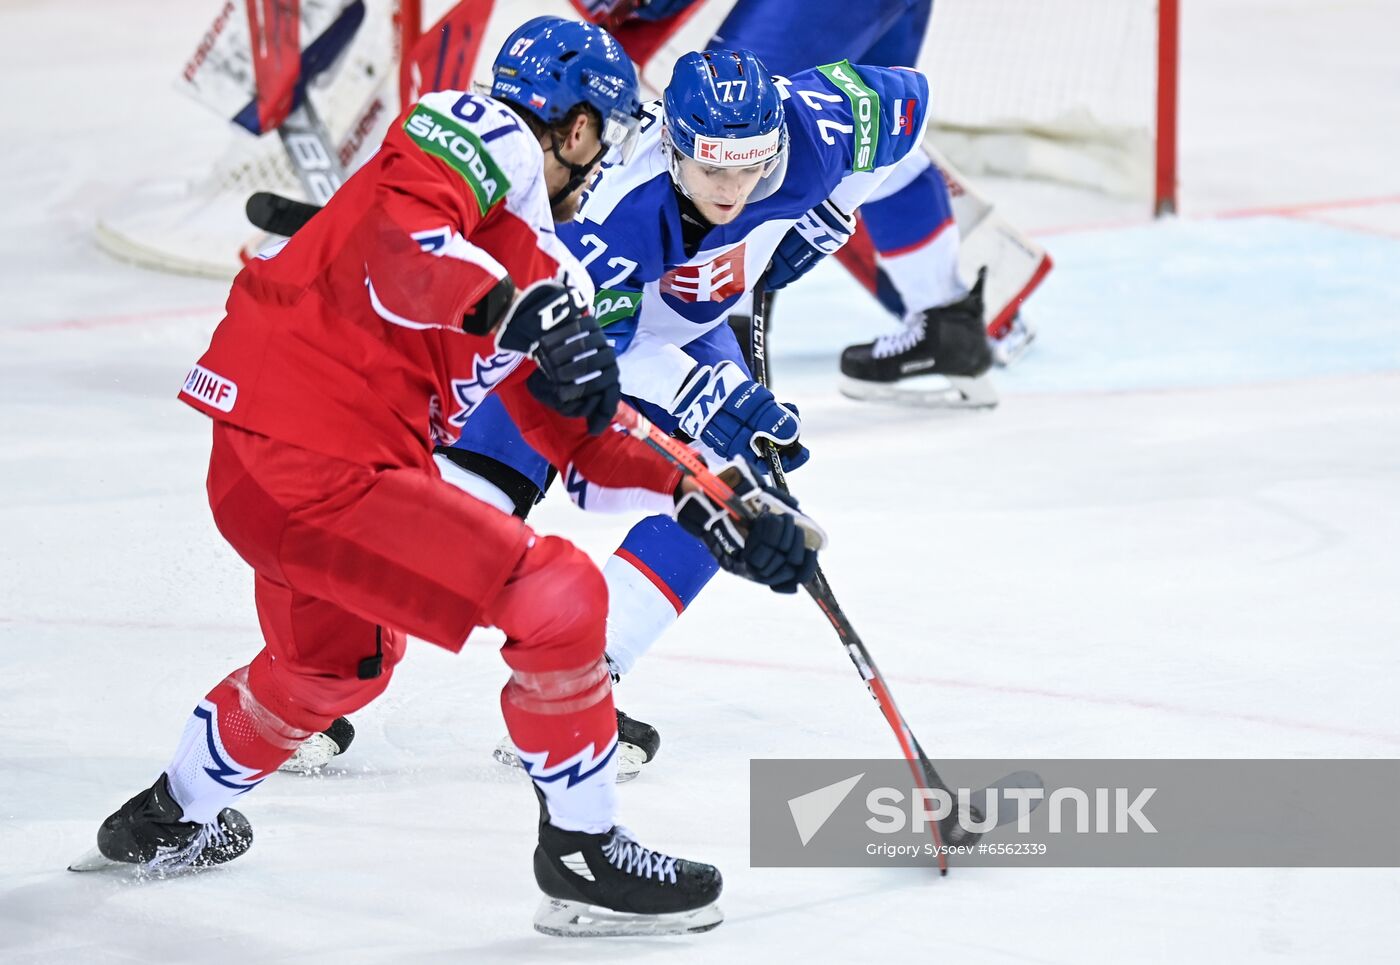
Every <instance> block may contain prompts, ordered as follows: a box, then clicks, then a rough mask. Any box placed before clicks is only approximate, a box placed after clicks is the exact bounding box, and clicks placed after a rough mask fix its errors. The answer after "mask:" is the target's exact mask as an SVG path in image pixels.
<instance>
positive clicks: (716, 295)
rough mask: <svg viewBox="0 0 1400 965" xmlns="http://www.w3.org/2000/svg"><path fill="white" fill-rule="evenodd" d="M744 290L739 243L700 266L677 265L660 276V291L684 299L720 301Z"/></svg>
mask: <svg viewBox="0 0 1400 965" xmlns="http://www.w3.org/2000/svg"><path fill="white" fill-rule="evenodd" d="M745 290H746V286H745V285H744V246H743V245H742V244H740V245H737V246H736V247H734V248H731V249H729V250H728V251H726V252H725V253H724V254H722V255H720V256H719V257H717V258H715V259H714V260H713V261H709V262H706V263H705V264H703V265H680V266H678V267H676V268H672V269H671V270H670V271H668V272H666V274H664V275H662V276H661V294H663V295H670V296H671V297H673V298H679V299H680V300H681V301H683V302H722V301H725V300H726V299H729V298H733V297H734V296H735V295H740V294H743V292H744V291H745Z"/></svg>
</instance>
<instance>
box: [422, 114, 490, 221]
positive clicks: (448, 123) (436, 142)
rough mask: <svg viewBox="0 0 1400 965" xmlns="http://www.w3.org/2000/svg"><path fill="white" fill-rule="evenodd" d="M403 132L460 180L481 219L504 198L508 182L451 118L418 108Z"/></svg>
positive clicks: (478, 144)
mask: <svg viewBox="0 0 1400 965" xmlns="http://www.w3.org/2000/svg"><path fill="white" fill-rule="evenodd" d="M403 127H404V130H405V131H407V132H408V136H409V137H411V138H413V141H414V143H415V144H417V145H418V146H419V147H420V148H422V149H423V150H424V151H426V152H428V153H429V154H432V155H434V156H435V157H440V158H442V159H443V160H444V161H446V162H447V163H448V164H449V165H451V166H452V168H453V169H454V170H455V171H456V172H457V173H458V174H460V175H461V176H462V178H463V180H465V181H466V182H467V185H468V186H469V187H470V188H471V189H472V194H474V195H476V203H477V205H478V206H479V207H480V208H481V213H482V214H483V215H484V214H486V212H487V211H489V210H490V209H491V206H492V205H493V204H495V203H496V202H497V201H500V200H501V199H502V198H504V197H505V196H506V192H507V191H508V190H510V181H509V179H507V178H506V176H505V173H504V172H503V171H502V170H501V169H500V168H499V167H498V166H497V165H496V162H495V161H494V160H493V159H492V157H491V154H490V152H489V151H487V150H486V147H485V146H484V145H483V144H482V143H481V138H479V137H477V136H476V135H475V134H473V133H472V132H471V131H469V130H467V129H466V128H465V127H463V126H462V125H461V124H459V123H457V122H456V121H454V120H453V119H452V118H450V117H447V116H445V115H443V114H439V113H438V112H437V111H435V110H433V109H432V108H430V107H425V106H423V105H422V104H420V105H418V108H417V110H415V111H414V112H413V113H412V114H410V115H409V117H408V120H406V121H404V125H403Z"/></svg>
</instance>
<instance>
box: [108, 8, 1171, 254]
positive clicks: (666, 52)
mask: <svg viewBox="0 0 1400 965" xmlns="http://www.w3.org/2000/svg"><path fill="white" fill-rule="evenodd" d="M364 2H365V6H366V16H365V20H364V24H363V26H362V27H361V29H360V32H359V34H358V35H357V36H356V38H355V41H354V43H353V45H352V47H351V49H350V51H349V52H348V53H347V54H346V55H345V56H344V57H343V58H342V59H341V61H340V63H339V65H338V66H337V68H336V69H335V70H334V71H333V72H330V73H329V74H328V75H327V76H326V77H325V78H323V79H319V80H318V81H317V82H316V83H315V84H313V85H312V87H311V91H310V95H309V96H310V97H311V98H312V101H313V103H314V104H315V106H316V107H317V110H318V112H319V113H320V114H321V116H322V118H323V119H324V120H325V122H326V125H327V127H328V128H329V131H330V134H331V136H332V138H333V140H335V142H336V146H337V148H338V150H339V152H340V154H341V157H342V160H344V161H345V163H346V167H347V168H353V166H354V164H355V162H356V161H358V160H363V158H364V157H367V156H368V153H370V152H371V151H372V150H373V148H374V146H375V145H376V144H377V143H378V139H379V138H380V137H382V135H383V130H384V126H385V125H387V124H388V123H389V121H390V120H391V119H392V117H393V116H394V115H395V114H396V113H397V111H398V110H399V106H400V104H401V102H402V101H401V98H402V97H403V95H404V92H408V91H413V90H415V89H417V87H419V86H421V85H422V83H423V80H422V79H421V78H415V77H414V76H413V74H414V72H413V70H412V65H411V63H410V59H409V58H408V57H406V56H404V52H405V51H408V50H412V49H413V46H414V44H415V43H416V42H417V41H418V40H419V39H421V38H422V37H423V34H424V32H425V31H426V30H428V29H431V25H432V24H434V23H436V22H437V21H438V19H439V18H440V17H441V16H442V15H443V14H444V13H445V12H446V11H448V10H449V9H451V8H452V7H453V2H452V0H364ZM464 2H466V3H469V4H472V5H473V6H474V7H475V8H476V9H477V10H479V11H480V12H481V13H482V14H483V15H484V16H485V17H486V19H487V23H486V26H485V29H484V30H483V31H481V34H480V36H479V37H477V38H475V42H477V43H479V45H480V48H479V49H480V51H481V55H480V58H479V59H480V62H479V63H478V64H477V65H476V71H475V72H474V74H475V77H476V79H483V78H484V76H485V70H486V68H487V66H488V65H489V62H490V56H491V52H493V51H494V50H496V49H497V48H498V47H499V45H500V44H501V42H502V41H503V40H504V38H505V36H506V35H507V34H508V33H509V32H510V31H511V30H512V29H514V27H516V26H518V25H519V23H521V22H522V21H523V20H525V19H528V18H529V17H532V16H536V15H539V14H542V13H554V14H559V15H564V16H570V15H573V14H574V9H573V7H572V5H571V4H570V3H568V2H567V0H464ZM700 2H701V3H703V4H704V5H705V6H704V7H703V8H702V9H700V10H699V11H697V12H696V13H695V14H694V15H693V16H690V17H689V18H687V26H686V27H685V28H684V29H683V30H682V31H681V32H680V33H678V34H677V35H676V36H675V37H673V38H672V39H671V40H670V41H668V43H667V44H665V45H663V46H662V47H661V49H660V50H659V51H658V53H657V54H656V56H654V57H652V58H651V60H650V61H649V62H648V64H647V65H645V67H644V69H643V78H644V80H645V81H647V82H648V84H649V85H650V86H651V87H652V88H653V89H659V88H660V87H661V86H664V84H665V82H666V78H667V76H669V72H670V64H671V62H673V61H674V59H675V57H676V56H678V55H679V54H680V53H681V52H682V51H684V50H687V49H693V48H694V47H697V46H702V45H703V44H704V43H705V42H706V41H707V40H708V38H709V37H710V35H711V34H712V33H713V32H714V29H715V28H716V27H717V26H718V24H719V22H720V20H722V18H723V16H724V14H725V13H726V12H727V10H728V9H729V8H730V7H732V5H733V2H734V0H700ZM759 2H761V0H759ZM1179 3H1180V0H935V3H934V12H933V18H932V23H931V26H930V30H929V35H928V37H927V39H926V40H925V43H924V48H923V53H922V55H921V57H920V60H919V64H918V66H919V68H920V69H922V70H924V71H925V72H926V73H928V74H929V76H930V78H931V82H932V83H931V89H932V104H931V112H932V116H933V117H934V119H935V123H936V124H937V128H936V130H935V131H934V132H933V134H932V135H931V140H932V142H933V143H934V144H935V145H936V146H937V148H938V150H939V151H940V152H941V153H942V154H943V155H945V156H946V157H947V158H949V159H950V160H951V161H952V163H953V164H954V165H956V166H957V168H958V169H959V170H960V171H961V172H962V173H963V174H964V175H966V176H970V177H972V178H974V179H975V178H977V177H978V176H979V175H983V174H986V175H1002V176H1010V177H1023V178H1040V179H1048V180H1053V181H1060V182H1066V183H1070V184H1074V185H1078V186H1080V187H1083V188H1087V189H1092V190H1095V191H1101V192H1106V193H1109V194H1114V195H1121V196H1125V197H1134V198H1141V199H1142V200H1143V203H1144V204H1147V203H1150V204H1151V205H1152V208H1153V210H1154V212H1155V213H1157V214H1166V213H1170V212H1172V211H1174V210H1175V209H1176V181H1177V175H1176V129H1177V126H1176V119H1177V73H1178V62H1179V57H1178V50H1179V41H1178V28H1179ZM212 15H213V14H212V13H211V16H212ZM197 41H198V38H192V46H193V44H194V43H196V42H197ZM177 66H178V65H172V73H174V72H175V70H176V68H177ZM386 81H387V83H386ZM429 83H431V79H429ZM209 122H210V123H217V121H216V120H214V119H212V118H211V119H210V121H209ZM231 139H232V140H231V143H230V146H229V148H228V150H227V151H226V152H225V154H224V155H223V156H221V157H218V158H211V160H210V163H209V165H208V168H207V169H206V170H204V171H202V172H199V173H197V174H196V175H195V176H194V177H190V178H184V179H181V178H177V177H166V178H163V179H157V180H155V181H151V182H147V183H144V184H140V185H133V186H131V188H130V190H128V191H126V192H124V193H123V195H122V197H120V198H119V199H118V200H116V201H115V202H114V203H112V204H111V205H110V206H109V207H108V208H107V209H105V210H103V211H102V212H101V213H100V216H99V218H98V223H97V228H96V233H97V240H98V242H99V244H101V246H102V247H104V248H105V249H107V250H108V251H110V252H112V253H114V254H116V255H118V256H119V257H122V258H125V259H127V260H130V261H134V262H137V263H140V264H143V265H147V266H150V267H155V268H160V269H163V270H168V271H175V272H182V273H188V274H199V275H210V276H215V277H231V276H232V275H233V274H234V273H235V272H236V271H237V270H238V268H239V267H240V266H241V264H242V262H243V260H244V259H246V258H247V257H249V256H250V255H251V253H252V252H253V251H255V250H256V248H257V246H258V245H259V244H260V243H262V241H263V240H264V239H262V238H260V237H259V236H257V235H256V233H255V232H253V231H252V229H250V228H249V226H248V225H247V222H246V219H245V218H244V216H243V204H244V201H245V200H246V199H247V197H248V195H249V194H251V193H252V192H254V191H262V190H271V191H277V192H279V193H282V194H286V195H289V196H291V197H301V195H302V191H301V188H300V185H299V183H298V181H297V179H296V177H295V176H294V175H293V173H292V171H291V168H290V165H289V164H288V162H287V159H286V156H285V152H284V151H283V149H282V147H281V144H280V143H279V142H278V139H277V137H276V136H275V135H266V136H263V137H261V138H255V137H253V136H252V135H249V134H247V133H246V132H243V131H234V132H232V133H231Z"/></svg>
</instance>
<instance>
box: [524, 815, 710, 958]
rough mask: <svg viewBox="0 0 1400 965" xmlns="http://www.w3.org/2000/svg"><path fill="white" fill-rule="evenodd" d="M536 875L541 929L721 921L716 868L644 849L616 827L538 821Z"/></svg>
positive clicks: (577, 933) (578, 931)
mask: <svg viewBox="0 0 1400 965" xmlns="http://www.w3.org/2000/svg"><path fill="white" fill-rule="evenodd" d="M535 881H536V883H537V884H539V886H540V890H541V891H543V892H544V893H545V895H546V897H545V899H544V900H543V901H542V902H541V903H540V907H539V910H538V911H537V912H536V913H535V929H536V931H541V932H544V933H545V934H546V935H559V936H561V937H585V936H612V935H683V934H687V933H690V932H702V931H709V930H710V929H711V928H714V927H716V926H718V925H719V923H720V922H722V921H723V920H724V913H723V912H721V911H720V910H719V908H718V907H717V906H716V905H715V901H716V900H717V899H718V898H719V893H720V889H721V888H722V887H723V882H722V880H721V879H720V874H719V869H717V868H715V867H714V866H713V865H708V864H701V863H699V862H696V861H686V860H685V859H683V858H673V857H671V856H670V855H665V854H661V853H660V852H658V851H653V850H651V849H650V848H647V847H644V846H642V845H641V844H638V843H637V841H636V839H634V838H633V837H632V833H631V832H630V831H628V830H627V829H626V828H624V827H622V826H621V825H616V826H614V827H613V829H612V830H611V831H608V832H607V833H605V834H587V833H584V832H582V831H562V830H560V829H559V828H556V827H555V826H554V825H552V824H549V823H547V822H542V823H541V824H540V843H539V846H538V847H537V848H535Z"/></svg>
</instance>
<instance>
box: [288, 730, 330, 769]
mask: <svg viewBox="0 0 1400 965" xmlns="http://www.w3.org/2000/svg"><path fill="white" fill-rule="evenodd" d="M339 753H340V747H339V746H338V745H337V744H336V742H335V741H333V740H331V739H330V737H328V736H327V735H325V734H312V735H311V736H310V737H308V738H307V739H306V740H304V741H302V742H301V744H300V746H298V747H297V751H296V753H295V754H293V755H292V756H291V757H290V758H288V759H287V760H286V761H284V762H283V763H282V766H280V767H279V768H277V770H279V771H281V772H282V773H283V774H314V773H315V772H317V771H319V770H320V769H321V768H323V767H325V766H326V765H327V764H329V763H330V762H331V758H333V757H335V756H336V755H338V754H339Z"/></svg>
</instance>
